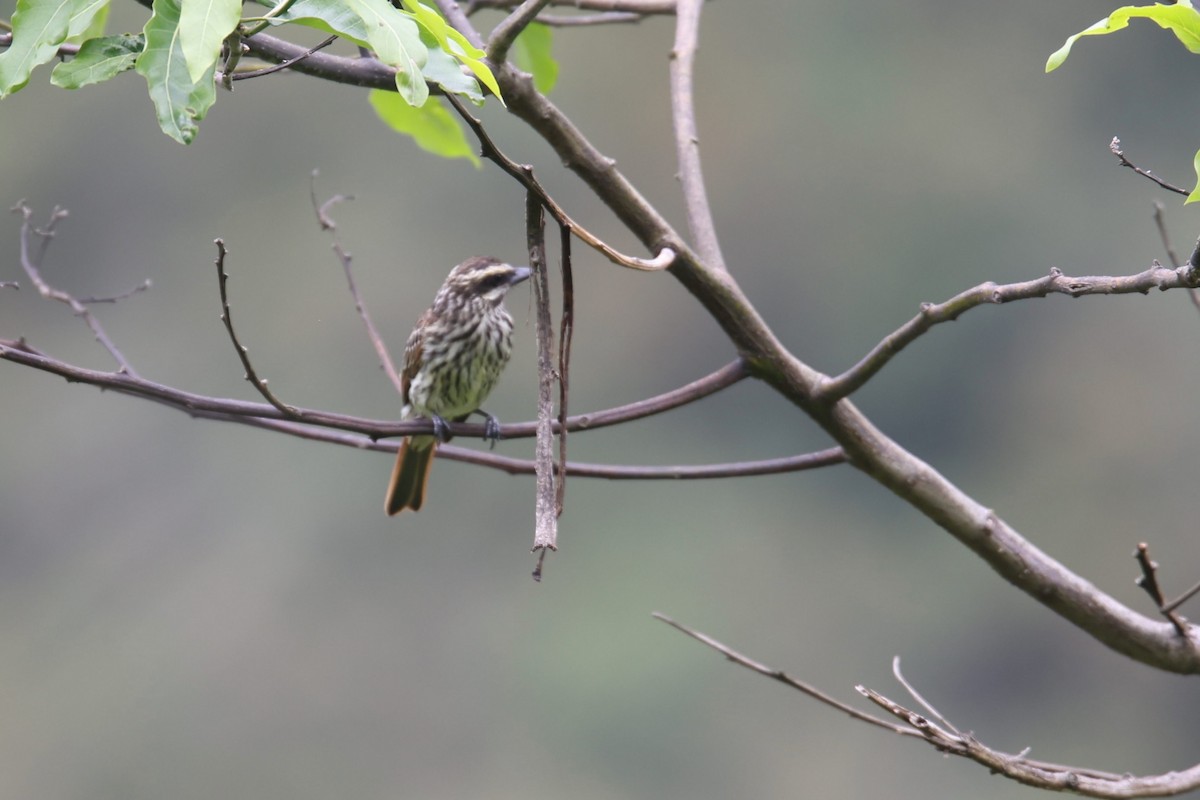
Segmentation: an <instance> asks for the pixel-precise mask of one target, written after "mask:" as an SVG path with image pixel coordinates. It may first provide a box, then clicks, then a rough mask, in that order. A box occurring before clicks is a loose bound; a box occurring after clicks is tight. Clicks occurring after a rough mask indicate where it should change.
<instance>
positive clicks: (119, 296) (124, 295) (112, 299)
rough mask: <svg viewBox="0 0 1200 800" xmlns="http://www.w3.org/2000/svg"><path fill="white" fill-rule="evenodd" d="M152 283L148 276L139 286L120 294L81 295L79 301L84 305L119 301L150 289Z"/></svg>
mask: <svg viewBox="0 0 1200 800" xmlns="http://www.w3.org/2000/svg"><path fill="white" fill-rule="evenodd" d="M152 285H153V284H152V282H151V280H150V279H149V278H146V280H144V281H142V282H141V283H139V284H138V285H137V286H135V287H133V288H132V289H130V290H128V291H125V292H121V293H120V294H114V295H112V296H111V297H80V298H79V302H81V303H83V304H84V305H92V304H93V303H97V304H98V303H119V302H120V301H122V300H125V299H126V298H129V297H133V296H134V295H135V294H139V293H140V292H145V291H147V290H149V289H150V287H151V286H152Z"/></svg>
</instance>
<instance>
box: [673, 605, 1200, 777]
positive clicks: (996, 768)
mask: <svg viewBox="0 0 1200 800" xmlns="http://www.w3.org/2000/svg"><path fill="white" fill-rule="evenodd" d="M653 616H654V617H655V618H656V619H659V620H662V621H663V622H665V623H667V624H668V625H670V626H671V627H673V628H675V629H676V630H679V631H682V632H683V633H685V634H687V635H688V636H690V637H692V638H693V639H695V640H697V641H699V642H701V643H702V644H704V645H706V646H708V647H711V648H712V649H713V650H716V651H717V652H718V653H721V654H722V655H724V656H725V657H726V658H727V659H729V660H730V661H732V662H733V663H735V664H737V665H738V666H741V667H745V668H746V669H748V670H751V671H752V672H757V673H758V674H759V675H763V676H765V677H768V678H770V679H772V680H775V681H778V682H780V683H782V684H784V685H785V686H788V687H791V688H793V689H796V690H797V691H800V692H802V693H804V694H806V695H808V696H809V697H811V698H813V699H814V700H817V701H818V702H821V703H823V704H825V705H827V706H829V707H830V708H833V709H834V710H836V711H841V712H842V713H844V714H847V715H849V716H851V717H853V718H854V719H857V720H859V721H861V722H866V723H868V724H870V725H874V726H875V727H877V728H883V729H884V730H887V731H891V732H893V733H898V734H900V735H901V736H907V737H910V738H917V739H922V740H924V741H925V742H927V743H929V744H931V745H933V746H934V747H935V748H937V750H938V751H940V752H942V753H947V754H950V755H955V756H961V757H963V758H968V759H970V760H972V761H974V762H976V763H977V764H981V765H982V766H984V767H987V768H988V770H989V771H991V772H992V773H996V774H1000V775H1003V776H1005V777H1006V778H1010V779H1012V780H1014V781H1017V782H1018V783H1023V784H1025V785H1027V786H1035V787H1038V788H1041V789H1049V790H1051V791H1066V792H1072V793H1074V794H1079V795H1084V796H1087V797H1105V798H1130V797H1166V796H1169V795H1176V794H1182V793H1184V792H1189V791H1192V790H1194V789H1196V788H1200V764H1197V765H1195V766H1193V767H1190V768H1188V769H1186V770H1182V771H1178V772H1166V773H1163V774H1161V775H1147V776H1134V775H1131V774H1129V773H1124V774H1120V775H1118V774H1115V773H1110V772H1101V771H1099V770H1093V769H1090V768H1087V767H1069V766H1064V765H1062V764H1052V763H1049V762H1045V761H1034V760H1032V759H1029V758H1026V754H1027V753H1028V752H1029V751H1028V748H1026V750H1024V751H1023V752H1021V753H1017V754H1011V753H1003V752H1000V751H998V750H994V749H992V748H990V747H988V746H987V745H985V744H983V743H982V742H980V741H979V740H978V739H976V738H975V737H974V736H972V735H971V734H969V733H967V734H963V733H960V732H959V730H958V728H957V727H955V726H954V725H953V724H952V723H950V722H949V721H947V720H946V719H945V718H944V717H942V715H941V714H938V713H937V711H936V710H934V709H933V708H932V706H930V705H929V704H928V702H926V701H925V700H924V699H923V698H922V697H921V695H920V693H918V692H917V691H916V690H915V689H914V688H913V687H912V686H911V684H909V683H908V681H906V680H904V679H903V677H902V676H901V675H900V674H899V659H896V661H895V662H894V672H895V673H896V676H897V679H898V680H900V681H901V683H902V685H903V686H904V687H905V688H906V689H907V690H908V692H909V693H910V694H912V695H913V697H915V698H916V699H917V702H918V703H920V704H921V705H923V706H925V707H926V708H928V709H930V713H931V714H933V716H934V717H936V718H937V719H938V721H939V722H941V723H942V724H941V725H938V724H936V723H934V722H932V721H931V720H930V719H928V718H927V717H925V716H923V715H921V714H918V713H916V712H915V711H911V710H909V709H907V708H905V707H904V706H902V705H900V704H899V703H897V702H895V701H893V700H890V699H888V698H887V697H885V696H883V695H882V694H880V693H879V692H876V691H874V690H873V689H868V688H866V687H864V686H861V685H860V686H855V687H854V688H855V690H857V691H858V692H859V693H860V694H862V695H863V696H864V697H866V698H867V699H868V700H870V701H871V702H873V703H875V705H877V706H879V707H880V708H882V709H883V710H884V711H886V712H887V713H889V714H891V715H892V716H893V717H896V718H897V719H898V720H900V724H896V723H894V722H889V721H887V720H885V719H880V718H879V717H876V716H873V715H871V714H867V713H864V712H862V711H859V710H858V709H856V708H854V707H853V706H849V705H847V704H845V703H843V702H841V701H840V700H836V699H834V698H833V697H831V696H830V695H827V694H825V693H824V692H822V691H821V690H820V689H817V688H816V687H814V686H812V685H810V684H807V683H804V682H803V681H800V680H797V679H795V678H793V677H791V676H790V675H788V674H787V673H785V672H784V671H783V670H778V669H774V668H772V667H768V666H767V665H765V664H762V663H759V662H758V661H755V660H753V659H751V658H749V657H747V656H744V655H742V654H741V653H739V652H737V651H736V650H733V649H732V648H730V647H728V646H727V645H724V644H722V643H721V642H718V641H717V640H716V639H713V638H712V637H711V636H708V635H706V634H704V633H701V632H699V631H696V630H693V629H691V628H689V627H687V626H686V625H682V624H680V623H678V622H675V621H674V620H672V619H670V618H669V617H666V616H665V615H663V614H660V613H658V612H654V614H653Z"/></svg>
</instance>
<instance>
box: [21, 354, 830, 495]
mask: <svg viewBox="0 0 1200 800" xmlns="http://www.w3.org/2000/svg"><path fill="white" fill-rule="evenodd" d="M0 360H3V361H10V362H13V363H15V364H21V365H23V366H27V367H32V368H34V369H39V370H42V371H43V372H48V373H50V374H53V375H58V376H60V377H62V378H65V379H66V380H67V381H68V382H71V383H82V384H87V385H91V386H96V387H99V388H102V389H105V390H108V391H113V392H117V393H119V394H124V395H129V396H131V397H138V398H141V399H143V400H149V401H152V402H156V403H159V404H161V405H164V406H167V407H169V408H174V409H176V410H179V411H182V412H184V413H185V414H187V415H189V416H191V417H194V418H198V419H211V420H217V421H222V422H233V423H237V424H239V425H250V426H253V427H258V428H266V429H269V430H274V431H278V432H281V433H286V434H288V435H291V436H297V437H300V438H303V439H310V440H313V441H321V442H329V443H332V444H339V445H343V446H346V447H354V448H357V449H360V450H376V451H379V452H387V453H395V452H396V450H397V447H398V445H397V444H396V443H395V442H380V441H378V440H379V439H380V438H382V437H385V436H388V437H390V436H401V435H410V434H420V433H426V434H428V433H433V432H434V430H433V424H432V422H430V421H429V420H424V419H415V420H411V421H406V422H400V423H396V422H389V421H385V420H371V419H364V418H362V417H353V416H349V415H345V414H334V413H331V412H327V411H320V410H316V409H297V412H298V413H297V417H296V418H293V419H289V418H286V417H285V416H284V414H283V413H282V412H280V411H279V409H277V408H275V407H274V406H272V405H269V404H267V403H252V402H248V401H245V400H235V399H229V398H219V397H209V396H206V395H198V394H193V393H191V392H185V391H183V390H181V389H176V388H174V387H171V386H166V385H163V384H159V383H154V382H153V381H148V380H146V379H144V378H139V377H135V376H130V375H128V374H125V373H121V372H100V371H97V370H90V369H86V368H84V367H78V366H74V365H72V364H67V363H66V362H63V361H59V360H58V359H55V358H53V357H51V356H49V355H47V354H45V353H43V352H41V351H39V350H38V349H36V348H35V347H33V346H31V345H30V344H28V343H27V342H25V341H24V340H9V339H0ZM710 377H711V376H710ZM705 380H707V379H705ZM697 383H701V382H700V381H698V382H697ZM672 394H674V393H672ZM666 396H667V395H664V397H666ZM639 405H640V404H632V405H630V406H625V407H623V408H626V409H635V407H638V406H639ZM643 410H644V408H643ZM610 411H612V412H617V413H616V414H613V415H610V414H609V412H603V413H604V414H605V415H606V416H620V415H621V414H622V413H624V412H621V411H620V409H611V410H610ZM655 413H657V412H655ZM588 416H589V415H581V416H579V417H574V418H572V419H570V420H568V426H569V427H571V428H572V429H573V430H587V429H588V428H590V427H591V426H590V425H588V424H587V418H588ZM635 418H637V417H629V419H635ZM300 420H303V421H300ZM613 424H615V423H613ZM535 426H536V423H532V422H528V423H519V424H518V425H516V426H501V433H502V435H503V436H504V438H516V436H517V435H518V434H513V435H509V434H507V433H506V431H509V430H511V429H512V428H519V429H520V430H521V431H522V433H521V434H520V435H524V436H531V435H532V434H533V428H534V427H535ZM450 430H451V431H452V432H453V433H454V434H455V435H456V436H476V437H482V436H483V435H484V426H483V425H479V424H470V425H468V424H466V423H453V424H451V426H450ZM438 458H445V459H448V460H453V461H462V462H465V463H469V464H475V465H479V466H484V467H490V468H492V469H498V470H501V471H503V472H507V473H509V474H512V475H525V474H528V475H532V474H534V472H535V466H534V462H533V461H529V460H525V459H519V458H510V457H507V456H500V455H496V454H495V453H487V452H482V451H478V450H471V449H469V448H464V447H456V446H454V445H441V446H440V447H439V448H438ZM845 460H846V459H845V456H844V455H843V454H842V451H841V448H836V447H835V448H832V449H829V450H821V451H818V452H815V453H805V454H801V455H795V456H785V457H783V458H772V459H765V460H762V461H744V462H737V463H730V464H709V465H702V466H663V467H643V466H622V465H604V464H587V463H582V462H580V463H572V462H568V463H567V474H569V475H572V476H577V477H581V478H603V479H606V480H701V479H709V478H735V477H750V476H755V475H776V474H781V473H786V472H799V471H802V470H809V469H818V468H821V467H828V466H833V465H835V464H841V463H844V462H845Z"/></svg>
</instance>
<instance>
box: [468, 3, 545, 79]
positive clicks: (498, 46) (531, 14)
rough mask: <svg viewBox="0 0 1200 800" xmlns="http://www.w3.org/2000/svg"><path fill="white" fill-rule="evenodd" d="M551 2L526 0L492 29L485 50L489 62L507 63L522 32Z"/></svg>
mask: <svg viewBox="0 0 1200 800" xmlns="http://www.w3.org/2000/svg"><path fill="white" fill-rule="evenodd" d="M549 2H550V0H525V1H524V2H523V3H521V5H519V6H517V8H516V10H514V11H513V12H512V13H511V14H509V15H508V16H507V17H505V18H504V19H502V20H501V21H500V23H499V24H498V25H496V27H495V28H492V33H491V35H490V36H489V37H488V43H487V47H485V48H484V50H486V51H487V58H488V61H491V62H492V63H493V64H497V63H500V62H502V61H505V60H506V59H507V58H508V49H509V48H510V47H512V44H513V42H514V41H516V39H517V37H518V36H520V35H521V31H523V30H525V28H526V27H527V26H528V25H529V23H531V22H533V20H534V18H535V17H536V16H537V15H538V14H540V13H541V12H542V9H543V8H545V7H546V5H547V4H548V3H549Z"/></svg>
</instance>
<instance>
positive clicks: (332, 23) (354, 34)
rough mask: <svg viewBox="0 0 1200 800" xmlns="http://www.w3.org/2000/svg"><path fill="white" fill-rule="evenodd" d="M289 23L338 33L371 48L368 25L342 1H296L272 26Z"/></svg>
mask: <svg viewBox="0 0 1200 800" xmlns="http://www.w3.org/2000/svg"><path fill="white" fill-rule="evenodd" d="M287 22H294V23H297V24H299V25H304V26H306V27H310V28H317V29H318V30H322V31H324V32H325V33H336V34H337V35H338V36H341V37H343V38H345V39H349V40H350V41H352V42H354V43H355V44H357V45H359V46H361V47H370V44H369V43H368V42H367V26H366V23H364V22H363V20H362V17H360V16H359V15H358V14H356V13H354V11H352V10H351V9H350V7H349V6H348V5H347V4H346V3H344V2H342V1H341V0H296V2H295V3H292V5H291V6H290V7H289V8H288V9H287V10H286V11H284V12H283V13H282V14H280V15H279V16H277V17H272V18H271V20H270V23H271V24H272V25H282V24H284V23H287Z"/></svg>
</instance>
